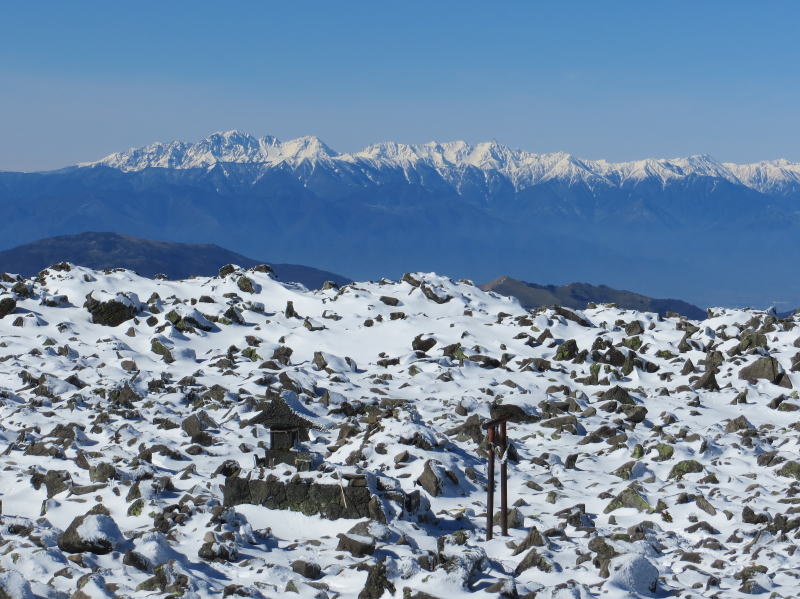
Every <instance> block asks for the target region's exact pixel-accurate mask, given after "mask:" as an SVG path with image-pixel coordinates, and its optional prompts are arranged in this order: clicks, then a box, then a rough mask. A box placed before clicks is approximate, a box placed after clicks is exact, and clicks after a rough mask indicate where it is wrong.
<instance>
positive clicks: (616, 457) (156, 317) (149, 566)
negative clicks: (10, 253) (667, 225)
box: [0, 263, 800, 599]
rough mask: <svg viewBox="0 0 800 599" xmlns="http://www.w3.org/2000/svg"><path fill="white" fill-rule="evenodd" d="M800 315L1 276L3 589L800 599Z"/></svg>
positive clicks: (430, 293)
mask: <svg viewBox="0 0 800 599" xmlns="http://www.w3.org/2000/svg"><path fill="white" fill-rule="evenodd" d="M798 324H800V316H798V315H793V316H790V317H778V316H777V315H776V314H775V313H774V312H771V311H760V310H751V309H747V310H743V309H742V310H740V309H730V308H711V309H709V310H708V312H707V314H706V315H705V318H703V319H702V320H691V319H688V318H686V317H682V316H678V315H674V314H670V315H666V316H660V315H659V314H657V313H655V312H641V311H635V310H628V309H623V308H619V307H614V306H612V305H609V304H590V305H589V306H588V307H587V308H586V309H583V310H570V309H567V308H564V307H559V306H555V307H547V308H536V309H531V310H526V309H523V308H522V307H521V306H520V304H519V303H518V301H517V300H515V299H513V298H509V297H505V296H500V295H497V294H496V293H494V292H491V291H484V290H481V289H480V288H479V287H477V286H475V285H474V284H473V283H471V282H470V281H468V280H454V279H450V278H447V277H444V276H440V275H436V274H433V273H410V274H406V275H404V276H403V277H402V278H401V279H400V280H388V279H382V280H379V281H364V282H356V283H351V284H347V285H343V286H339V285H337V284H335V283H330V284H326V285H323V286H322V288H320V289H317V290H309V289H307V288H306V287H304V286H302V285H299V284H291V283H284V282H280V281H278V280H276V279H275V278H274V277H273V275H272V274H271V269H270V267H268V266H266V265H258V266H254V267H251V268H242V267H238V266H235V265H228V266H225V267H223V268H222V269H220V271H219V273H218V274H216V275H214V276H203V277H193V278H189V279H183V280H170V279H167V278H165V277H156V278H146V277H143V276H139V275H137V274H135V273H134V272H132V271H129V270H124V269H110V270H91V269H88V268H85V267H78V266H74V265H72V264H69V263H58V264H55V265H53V266H50V267H48V268H47V269H45V270H43V271H41V272H39V273H38V274H36V275H35V276H33V277H29V278H23V277H21V276H18V275H11V274H4V275H2V276H0V439H2V447H0V452H2V456H3V459H2V469H0V489H1V490H2V491H0V499H1V500H2V517H1V518H0V589H3V590H2V591H0V596H2V597H15V598H16V597H25V598H34V597H47V598H52V599H62V598H63V599H67V598H73V599H85V598H94V597H109V598H110V597H155V596H170V597H187V598H190V597H192V598H193V597H197V598H203V599H205V598H211V597H220V596H222V597H255V598H275V597H281V598H283V597H299V598H314V599H324V598H329V599H335V598H342V599H347V598H359V599H378V598H381V597H383V598H386V599H390V598H394V599H399V598H401V597H402V598H403V599H432V598H434V599H435V598H440V599H454V598H458V597H475V598H488V597H506V598H520V597H524V598H528V599H532V598H536V599H564V598H572V599H589V598H595V597H596V598H601V597H602V598H605V597H609V598H615V599H616V598H620V599H621V598H624V597H669V596H680V597H685V598H699V597H704V598H705V597H715V598H720V599H723V598H724V599H729V598H737V597H751V596H754V595H755V596H764V597H774V598H788V597H796V596H797V593H798V588H800V574H799V573H798V570H797V560H798V558H797V555H796V550H797V543H798V538H800V457H798V449H799V447H798V444H799V441H798V440H799V439H800V437H798V433H800V399H798V391H797V390H798V388H800V327H798ZM496 418H505V419H507V422H508V433H509V438H510V443H511V445H510V447H509V449H508V450H507V452H506V453H505V454H504V455H502V456H498V461H499V462H505V463H506V464H507V467H508V473H509V481H508V495H509V503H510V510H509V513H508V524H509V531H508V536H504V535H503V534H501V530H500V527H499V521H500V514H499V512H498V513H495V514H489V516H493V517H494V518H495V520H496V522H497V523H498V526H496V527H495V529H494V530H495V535H494V538H493V539H491V540H487V538H486V537H487V534H486V533H487V531H486V520H487V513H486V511H487V504H486V486H487V457H488V455H487V444H486V441H485V438H484V437H485V432H484V430H483V428H482V425H483V424H484V423H485V422H487V421H489V420H491V419H496ZM498 502H499V499H497V500H496V502H495V508H496V509H497V508H498V507H499V503H498Z"/></svg>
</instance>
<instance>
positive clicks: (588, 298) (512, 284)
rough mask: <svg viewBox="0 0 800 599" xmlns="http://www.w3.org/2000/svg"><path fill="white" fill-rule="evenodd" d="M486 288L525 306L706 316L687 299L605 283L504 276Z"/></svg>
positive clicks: (482, 286)
mask: <svg viewBox="0 0 800 599" xmlns="http://www.w3.org/2000/svg"><path fill="white" fill-rule="evenodd" d="M481 289H483V290H484V291H494V292H496V293H499V294H501V295H508V296H511V297H515V298H517V300H518V301H519V303H520V304H521V305H522V307H523V308H526V309H531V308H539V307H542V306H548V307H552V306H564V307H566V308H573V309H576V310H583V309H585V308H586V306H587V305H588V304H591V303H611V304H616V305H617V306H619V307H620V308H623V309H626V310H638V311H640V312H656V313H658V314H660V315H661V316H666V315H667V314H668V313H674V314H681V315H683V316H686V317H688V318H691V319H694V320H702V319H704V318H706V311H705V310H701V309H700V308H698V307H697V306H693V305H692V304H689V303H687V302H684V301H681V300H676V299H654V298H651V297H647V296H644V295H639V294H638V293H633V292H631V291H622V290H619V289H612V288H611V287H607V286H605V285H590V284H588V283H569V284H567V285H537V284H536V283H526V282H525V281H518V280H516V279H512V278H511V277H508V276H502V277H499V278H497V279H495V280H494V281H491V282H489V283H486V284H485V285H481Z"/></svg>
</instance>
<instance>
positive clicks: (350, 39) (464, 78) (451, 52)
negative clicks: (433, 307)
mask: <svg viewBox="0 0 800 599" xmlns="http://www.w3.org/2000/svg"><path fill="white" fill-rule="evenodd" d="M799 31H800V2H796V1H793V0H786V1H769V2H730V1H726V2H722V1H719V2H712V1H708V2H705V1H704V2H697V1H692V2H682V1H678V2H659V3H655V2H644V1H641V0H637V1H613V2H597V1H591V2H589V1H586V2H552V3H544V2H533V1H529V2H491V3H489V2H480V3H479V2H442V1H426V2H417V1H409V2H375V1H371V2H338V3H334V2H322V1H318V2H302V1H293V2H280V3H277V2H275V3H272V2H260V1H259V2H256V1H252V2H244V1H240V2H213V3H212V2H198V1H192V2H182V1H170V2H148V1H144V2H135V3H134V2H109V1H107V0H105V1H103V2H90V1H81V2H64V1H63V0H62V1H58V2H55V1H53V2H15V3H7V4H6V5H5V6H4V7H3V10H2V15H0V115H1V116H0V170H36V169H45V168H55V167H59V166H63V165H67V164H71V163H74V162H77V161H81V160H90V159H95V158H99V157H100V156H102V155H105V154H107V153H110V152H112V151H116V150H123V149H126V148H128V147H131V146H137V145H143V144H146V143H149V142H152V141H156V140H170V139H176V138H179V139H197V138H200V137H203V136H205V135H206V134H208V133H210V132H212V131H217V130H224V129H241V130H245V131H248V132H251V133H254V134H257V135H263V134H267V133H269V134H273V135H276V136H278V137H280V138H283V139H286V138H291V137H296V136H300V135H312V134H313V135H318V136H319V137H321V138H322V139H323V140H325V141H326V142H327V143H328V144H329V145H330V146H332V147H333V148H335V149H338V150H341V151H351V150H356V149H359V148H360V147H362V146H364V145H367V144H369V143H372V142H376V141H383V140H387V139H394V140H397V141H402V142H411V143H417V142H425V141H429V140H431V139H438V140H450V139H466V140H467V141H471V142H475V141H480V140H487V139H497V140H498V141H500V142H501V143H505V144H507V145H510V146H513V147H519V148H524V149H528V150H531V151H536V152H549V151H558V150H564V151H568V152H572V153H574V154H576V155H578V156H582V157H587V158H609V159H612V160H624V159H632V158H642V157H646V156H678V155H688V154H696V153H710V154H712V155H714V156H715V157H717V158H718V159H720V160H724V161H727V160H732V161H753V160H760V159H772V158H778V157H785V158H789V159H791V160H795V161H800V144H798V140H800V35H799V34H798V32H799Z"/></svg>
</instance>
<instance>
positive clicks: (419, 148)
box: [79, 131, 800, 192]
mask: <svg viewBox="0 0 800 599" xmlns="http://www.w3.org/2000/svg"><path fill="white" fill-rule="evenodd" d="M304 161H308V162H322V163H326V164H330V165H343V164H348V165H358V166H360V167H369V168H372V169H384V168H388V169H391V168H401V169H408V168H414V167H417V166H420V165H425V166H429V167H432V168H434V169H436V170H437V171H438V172H439V174H441V175H442V176H443V177H444V178H445V179H446V180H448V181H451V182H453V183H456V182H457V181H458V180H459V178H460V175H461V173H463V171H464V169H468V168H470V167H472V168H476V169H479V170H481V171H484V172H491V171H496V172H498V173H502V175H504V176H505V177H507V178H508V179H509V181H511V182H512V184H513V185H514V187H515V188H516V189H517V190H519V189H520V188H523V187H526V186H531V185H537V184H540V183H543V182H546V181H550V180H559V181H567V182H569V183H573V184H574V183H576V182H579V181H580V182H583V183H588V184H599V183H602V184H605V185H610V186H623V185H626V184H631V183H637V182H641V181H643V180H646V179H652V180H657V181H659V182H660V183H661V184H666V183H668V182H670V181H673V180H677V179H684V178H686V177H713V178H719V179H725V180H727V181H730V182H732V183H736V184H742V185H745V186H747V187H750V188H752V189H756V190H758V191H760V192H769V191H772V190H781V189H783V188H784V187H786V186H787V185H790V184H793V185H796V184H800V164H796V163H790V162H788V161H786V160H774V161H769V162H758V163H753V164H733V163H726V164H721V163H719V162H717V161H716V160H714V159H713V158H712V157H710V156H706V155H697V156H690V157H688V158H673V159H652V158H651V159H645V160H636V161H630V162H619V163H613V162H608V161H606V160H584V159H580V158H576V157H574V156H571V155H570V154H565V153H563V152H558V153H552V154H534V153H531V152H525V151H522V150H512V149H511V148H508V147H506V146H503V145H500V144H498V143H497V142H483V143H478V144H475V145H470V144H467V143H466V142H463V141H454V142H445V143H439V142H430V143H427V144H420V145H409V144H400V143H396V142H384V143H378V144H374V145H371V146H368V147H367V148H365V149H363V150H361V151H359V152H355V153H352V154H340V153H337V152H335V151H333V150H331V149H330V148H329V147H328V146H326V145H325V144H324V143H323V142H322V141H321V140H319V139H318V138H316V137H302V138H298V139H293V140H289V141H286V142H281V141H279V140H278V139H276V138H275V137H272V136H266V137H261V138H257V137H254V136H252V135H249V134H246V133H242V132H240V131H225V132H218V133H213V134H212V135H210V136H209V137H207V138H205V139H202V140H200V141H198V142H193V143H189V142H183V141H173V142H169V143H160V142H159V143H154V144H151V145H149V146H145V147H143V148H136V149H131V150H128V151H126V152H117V153H114V154H111V155H109V156H106V157H105V158H102V159H100V160H97V161H94V162H86V163H81V164H80V165H79V166H96V165H105V166H109V167H112V168H117V169H120V170H122V171H125V172H130V171H139V170H142V169H145V168H176V169H189V168H207V167H210V166H213V165H215V164H219V163H239V164H251V165H258V166H262V167H274V166H276V165H279V164H283V163H286V164H289V165H293V166H296V165H298V164H299V163H301V162H304Z"/></svg>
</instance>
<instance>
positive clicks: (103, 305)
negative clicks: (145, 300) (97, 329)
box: [83, 293, 139, 327]
mask: <svg viewBox="0 0 800 599" xmlns="http://www.w3.org/2000/svg"><path fill="white" fill-rule="evenodd" d="M131 295H132V294H122V293H118V294H117V295H116V297H115V298H113V299H108V300H105V301H99V300H97V299H95V298H94V297H93V296H92V294H91V293H89V294H88V295H87V296H86V302H85V303H84V304H83V306H84V307H85V308H86V309H87V310H88V311H89V314H91V315H92V322H93V323H95V324H101V325H104V326H107V327H116V326H119V325H121V324H122V323H123V322H125V321H128V320H130V319H132V318H133V317H134V316H136V313H137V311H138V303H139V301H138V298H136V297H135V296H133V297H131Z"/></svg>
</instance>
